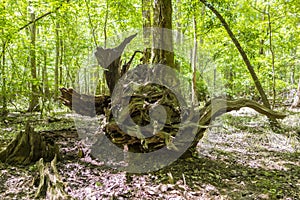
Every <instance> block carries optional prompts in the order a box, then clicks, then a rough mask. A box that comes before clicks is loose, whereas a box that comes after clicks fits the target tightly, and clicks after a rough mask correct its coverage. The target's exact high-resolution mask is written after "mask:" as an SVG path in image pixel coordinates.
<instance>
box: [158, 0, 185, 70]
mask: <svg viewBox="0 0 300 200" xmlns="http://www.w3.org/2000/svg"><path fill="white" fill-rule="evenodd" d="M153 9H154V10H153V27H154V28H157V29H156V31H154V32H153V55H152V57H153V59H152V60H153V63H161V64H164V65H167V66H169V67H171V68H175V64H174V52H173V34H172V31H171V30H172V1H171V0H157V1H155V3H154V8H153ZM178 70H179V69H178Z"/></svg>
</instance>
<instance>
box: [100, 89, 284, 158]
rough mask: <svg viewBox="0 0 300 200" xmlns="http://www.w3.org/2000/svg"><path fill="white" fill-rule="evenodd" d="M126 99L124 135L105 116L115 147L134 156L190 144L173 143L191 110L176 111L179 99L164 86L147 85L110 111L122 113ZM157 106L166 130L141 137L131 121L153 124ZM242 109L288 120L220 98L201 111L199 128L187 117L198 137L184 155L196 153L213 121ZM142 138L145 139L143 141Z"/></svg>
mask: <svg viewBox="0 0 300 200" xmlns="http://www.w3.org/2000/svg"><path fill="white" fill-rule="evenodd" d="M126 98H130V103H129V105H128V107H129V110H130V116H128V117H121V119H122V121H118V123H122V124H124V127H125V131H124V127H123V129H122V130H121V128H120V127H119V126H118V124H117V123H116V122H115V120H114V118H113V117H112V115H111V113H107V116H106V117H107V119H108V121H109V123H107V124H106V126H105V127H104V132H105V135H106V136H107V137H108V138H109V140H110V141H111V142H112V143H113V144H115V145H116V146H118V147H120V148H124V147H125V146H126V147H128V150H129V151H132V152H143V153H147V152H152V151H156V150H158V149H160V148H162V147H164V146H167V147H168V149H170V151H176V150H177V149H178V148H179V149H180V146H184V145H186V142H190V141H184V137H182V139H181V140H180V142H177V143H176V144H174V143H172V138H174V137H176V134H177V132H178V128H179V127H180V123H181V119H182V114H181V113H186V111H187V110H188V109H186V108H180V109H177V108H178V106H179V105H178V101H177V100H176V96H174V94H173V93H172V92H171V91H170V90H168V89H167V88H164V87H163V86H159V85H154V84H148V85H145V86H144V87H142V88H141V89H140V90H138V91H137V92H136V93H134V95H132V96H131V97H122V98H120V99H119V100H117V102H114V106H113V107H112V108H110V109H111V110H113V109H119V108H118V106H119V105H120V104H121V102H122V99H126ZM118 101H120V102H118ZM157 104H160V105H162V106H164V108H165V109H166V112H167V119H166V122H165V125H164V128H163V129H162V130H160V131H158V132H156V133H153V132H151V131H152V130H149V132H147V131H144V132H143V133H141V132H139V131H138V129H135V128H134V127H135V124H131V122H130V120H129V118H132V121H133V122H135V123H136V124H137V125H139V126H145V125H147V124H149V123H150V116H149V109H150V108H151V107H152V106H155V105H157ZM243 107H249V108H252V109H254V110H256V111H257V112H258V113H261V114H263V115H266V116H268V117H274V118H278V119H282V118H284V117H285V116H286V115H285V114H282V113H279V112H276V111H273V110H271V109H269V108H267V107H265V106H263V105H260V104H258V103H256V102H254V101H251V100H247V99H238V100H233V101H229V100H226V99H220V98H218V99H213V100H212V101H211V102H209V103H208V104H206V105H205V106H204V107H203V108H202V109H201V110H200V111H199V112H200V119H199V121H198V122H197V124H196V125H195V121H194V120H193V119H194V117H195V116H193V112H191V113H188V115H187V116H185V117H187V118H189V119H191V122H190V123H188V122H187V123H185V124H187V125H188V126H190V127H185V128H186V129H187V130H191V131H190V132H192V130H195V129H197V130H196V135H189V136H187V138H189V137H194V140H193V142H192V144H191V145H190V148H189V149H188V150H187V153H186V154H185V155H190V153H191V152H192V151H194V150H195V148H196V145H197V144H198V142H199V141H200V139H201V138H202V137H203V133H204V132H205V130H206V128H207V126H208V125H209V123H210V122H211V121H212V120H213V119H215V118H216V117H218V116H220V115H222V114H224V113H226V112H230V111H233V110H239V109H240V108H243ZM108 109H109V108H108ZM195 109H198V108H195ZM195 113H196V112H195ZM119 115H120V116H122V115H123V114H122V110H120V113H119ZM128 120H129V121H128ZM188 132H189V131H186V133H187V134H188ZM128 133H130V134H128ZM140 134H144V135H143V136H142V137H141V135H140Z"/></svg>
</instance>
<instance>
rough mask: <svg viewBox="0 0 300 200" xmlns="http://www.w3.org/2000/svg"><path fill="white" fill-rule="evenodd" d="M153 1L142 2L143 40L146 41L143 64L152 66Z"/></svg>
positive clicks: (144, 0) (145, 0)
mask: <svg viewBox="0 0 300 200" xmlns="http://www.w3.org/2000/svg"><path fill="white" fill-rule="evenodd" d="M151 2H152V1H151V0H142V10H143V11H142V12H143V39H144V45H145V47H146V48H145V49H144V56H143V58H142V62H143V64H150V58H151V48H150V45H151V42H150V39H151V32H150V30H149V28H150V27H151Z"/></svg>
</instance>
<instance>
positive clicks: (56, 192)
mask: <svg viewBox="0 0 300 200" xmlns="http://www.w3.org/2000/svg"><path fill="white" fill-rule="evenodd" d="M56 161H57V157H56V156H55V157H54V158H53V160H52V161H51V163H46V164H45V163H44V160H43V159H42V158H41V159H40V160H39V161H38V162H37V167H38V169H39V177H38V179H39V186H38V189H37V191H36V193H35V198H46V199H53V200H54V199H73V198H72V197H71V196H70V195H68V194H67V193H66V192H65V184H64V183H63V181H62V180H61V177H60V175H59V173H58V170H57V168H56Z"/></svg>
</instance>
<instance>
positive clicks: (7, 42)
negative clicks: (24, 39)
mask: <svg viewBox="0 0 300 200" xmlns="http://www.w3.org/2000/svg"><path fill="white" fill-rule="evenodd" d="M69 1H70V0H66V3H69ZM61 7H62V4H60V6H58V7H57V8H55V9H54V10H52V11H49V12H47V13H45V14H42V15H41V16H39V17H37V18H35V19H34V20H31V21H29V22H28V23H27V24H25V25H24V26H21V27H20V28H18V29H17V30H16V31H15V32H13V33H11V34H9V35H8V38H7V39H6V41H5V43H6V44H7V45H6V47H5V49H7V47H8V44H9V43H10V41H11V36H12V35H13V34H16V33H18V32H20V31H22V30H23V29H25V28H27V27H28V26H30V25H31V24H33V23H36V22H37V21H39V20H41V19H43V18H44V17H47V16H48V15H51V14H53V13H55V12H57V11H58V10H59V9H60V8H61ZM5 49H4V51H2V52H1V55H0V58H1V57H2V56H3V53H4V52H5Z"/></svg>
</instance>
